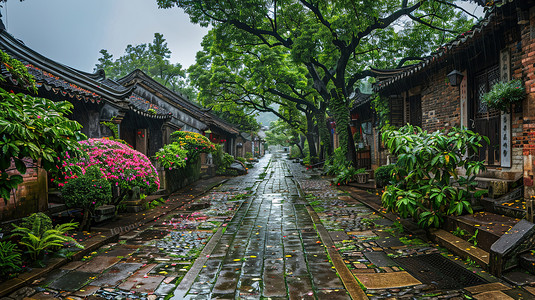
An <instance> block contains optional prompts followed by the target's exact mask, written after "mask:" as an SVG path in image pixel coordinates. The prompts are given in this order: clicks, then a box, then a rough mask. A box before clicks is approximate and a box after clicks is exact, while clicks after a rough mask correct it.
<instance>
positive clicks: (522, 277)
mask: <svg viewBox="0 0 535 300" xmlns="http://www.w3.org/2000/svg"><path fill="white" fill-rule="evenodd" d="M502 278H503V279H505V280H506V281H508V282H509V283H511V284H513V285H516V286H524V285H533V284H535V275H532V274H528V273H526V272H524V270H523V269H515V270H513V271H510V272H507V273H504V274H503V276H502Z"/></svg>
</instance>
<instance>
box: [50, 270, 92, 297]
mask: <svg viewBox="0 0 535 300" xmlns="http://www.w3.org/2000/svg"><path fill="white" fill-rule="evenodd" d="M95 276H96V273H87V272H80V271H71V272H69V273H67V274H65V275H64V276H63V277H60V278H58V279H57V280H55V281H54V282H52V283H51V284H49V285H48V287H49V288H51V289H54V290H58V291H69V292H74V291H78V290H79V289H80V288H82V287H83V286H84V284H85V283H86V282H88V281H90V280H91V278H93V277H95Z"/></svg>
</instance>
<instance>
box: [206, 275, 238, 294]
mask: <svg viewBox="0 0 535 300" xmlns="http://www.w3.org/2000/svg"><path fill="white" fill-rule="evenodd" d="M239 279H240V274H239V273H238V272H236V270H232V269H226V270H221V272H219V276H218V277H217V281H216V283H215V285H214V289H213V290H212V293H214V294H234V293H235V292H236V289H237V286H238V280H239Z"/></svg>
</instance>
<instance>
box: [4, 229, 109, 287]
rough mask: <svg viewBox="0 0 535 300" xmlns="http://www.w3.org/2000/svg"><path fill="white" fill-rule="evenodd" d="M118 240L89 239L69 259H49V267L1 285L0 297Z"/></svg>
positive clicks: (106, 238)
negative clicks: (82, 247)
mask: <svg viewBox="0 0 535 300" xmlns="http://www.w3.org/2000/svg"><path fill="white" fill-rule="evenodd" d="M118 238H119V235H116V234H114V235H111V236H107V237H105V238H102V237H100V236H97V237H93V238H90V239H89V240H87V241H85V242H83V243H82V244H83V245H84V246H85V248H84V249H82V250H80V251H78V252H77V253H76V254H74V255H73V256H72V257H71V258H57V259H51V261H50V263H49V265H48V266H46V267H45V268H36V269H34V270H33V271H31V272H28V273H24V274H21V275H20V276H19V277H17V278H13V279H10V280H8V281H6V282H3V283H1V284H0V297H3V296H6V295H8V294H9V293H11V292H13V291H15V290H17V289H19V288H21V287H23V286H26V285H30V284H31V283H32V282H33V281H34V280H35V279H38V278H41V277H43V276H45V275H46V274H48V273H50V272H52V271H53V270H55V269H57V268H59V267H61V266H63V265H65V264H67V263H69V262H71V261H73V260H79V259H81V258H82V257H83V256H85V255H86V254H87V253H91V252H92V251H93V250H95V249H98V248H100V247H101V246H103V245H105V244H107V243H111V242H113V241H116V240H118Z"/></svg>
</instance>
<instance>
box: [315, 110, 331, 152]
mask: <svg viewBox="0 0 535 300" xmlns="http://www.w3.org/2000/svg"><path fill="white" fill-rule="evenodd" d="M314 117H315V118H316V123H317V124H318V133H319V136H320V160H324V159H325V158H327V156H329V155H331V154H332V151H333V146H332V144H331V134H330V133H329V128H327V122H326V120H325V110H324V109H322V110H320V111H318V112H317V113H316V114H315V116H314Z"/></svg>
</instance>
